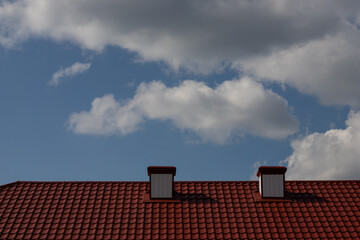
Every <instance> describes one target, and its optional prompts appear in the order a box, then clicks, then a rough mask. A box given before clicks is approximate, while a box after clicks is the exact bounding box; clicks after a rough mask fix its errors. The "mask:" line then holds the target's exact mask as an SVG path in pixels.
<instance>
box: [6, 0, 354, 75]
mask: <svg viewBox="0 0 360 240" xmlns="http://www.w3.org/2000/svg"><path fill="white" fill-rule="evenodd" d="M342 5H346V4H342ZM344 9H345V8H344V7H340V6H339V5H338V4H337V2H336V1H328V0H326V1H312V0H303V1H301V2H299V1H282V0H260V1H237V0H230V1H221V0H220V1H219V0H209V1H194V0H184V1H168V0H157V1H151V2H147V1H132V0H125V1H117V0H107V1H97V0H87V1H82V0H63V1H58V0H17V1H3V2H2V4H1V7H0V43H1V44H2V45H3V46H7V47H11V46H14V45H16V44H18V43H20V42H22V41H24V40H26V39H28V38H29V37H43V38H51V39H54V40H56V41H64V40H65V41H72V42H74V43H77V44H79V45H80V46H81V47H83V48H86V49H93V50H97V51H100V50H102V49H103V48H104V47H106V46H107V45H113V46H120V47H122V48H125V49H128V50H130V51H134V52H136V53H138V55H139V59H141V60H144V61H163V62H166V63H167V64H169V65H170V66H171V67H173V68H174V69H178V68H180V67H184V68H186V69H188V70H191V71H195V72H200V73H208V72H211V71H213V70H214V69H217V68H219V67H221V66H222V65H223V64H224V63H225V64H226V63H230V64H231V63H232V61H235V60H239V59H243V58H247V57H251V56H254V55H259V54H260V55H262V54H265V53H268V52H271V51H272V50H274V49H284V48H287V47H289V46H292V45H294V44H299V43H303V42H307V41H309V40H312V39H317V38H321V37H323V36H325V35H328V34H331V33H333V32H336V31H337V30H338V29H339V28H341V25H342V22H341V16H342V15H341V14H342V13H343V12H346V11H345V10H344ZM350 9H354V7H352V8H350Z"/></svg>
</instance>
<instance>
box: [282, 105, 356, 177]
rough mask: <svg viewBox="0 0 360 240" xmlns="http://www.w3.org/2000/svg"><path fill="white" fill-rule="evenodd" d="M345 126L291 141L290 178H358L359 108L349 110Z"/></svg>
mask: <svg viewBox="0 0 360 240" xmlns="http://www.w3.org/2000/svg"><path fill="white" fill-rule="evenodd" d="M346 125H347V127H346V128H345V129H331V130H328V131H327V132H325V133H313V134H310V135H308V136H305V137H304V138H302V139H298V140H295V141H293V142H292V143H291V146H292V148H293V150H294V152H293V154H292V155H291V156H290V157H289V158H287V159H286V160H285V161H284V162H285V163H287V164H288V172H287V173H286V175H287V178H289V179H322V180H333V179H360V178H359V171H360V158H359V156H360V148H359V146H360V112H353V111H351V112H350V114H349V117H348V120H347V121H346Z"/></svg>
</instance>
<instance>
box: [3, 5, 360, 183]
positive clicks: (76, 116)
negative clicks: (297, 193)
mask: <svg viewBox="0 0 360 240" xmlns="http://www.w3.org/2000/svg"><path fill="white" fill-rule="evenodd" d="M0 110H1V115H0V126H1V127H0V150H1V151H0V162H1V168H0V184H5V183H8V182H12V181H17V180H64V181H66V180H146V179H147V178H148V176H147V174H146V167H147V166H149V165H172V166H176V167H177V168H178V172H177V177H176V180H249V179H254V172H255V171H256V168H257V167H258V166H259V165H283V166H286V167H288V172H287V178H288V179H359V176H360V175H359V172H360V148H359V146H360V2H359V1H357V0H354V1H350V0H349V1H335V0H334V1H331V0H324V1H323V0H319V1H313V0H303V1H290V0H288V1H285V0H263V1H262V0H259V1H238V0H236V1H221V0H216V1H212V0H208V1H197V0H189V1H186V0H184V1H169V0H157V1H137V0H128V1H126V0H124V1H119V0H105V1H98V0H85V1H84V0H63V1H58V0H0Z"/></svg>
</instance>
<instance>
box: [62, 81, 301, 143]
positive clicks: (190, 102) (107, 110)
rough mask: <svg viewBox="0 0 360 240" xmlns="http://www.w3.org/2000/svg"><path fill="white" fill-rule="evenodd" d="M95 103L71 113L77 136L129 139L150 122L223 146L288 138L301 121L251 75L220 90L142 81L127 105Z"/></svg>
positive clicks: (196, 84)
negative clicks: (237, 139) (234, 140)
mask: <svg viewBox="0 0 360 240" xmlns="http://www.w3.org/2000/svg"><path fill="white" fill-rule="evenodd" d="M91 105H92V106H91V109H90V110H89V111H82V112H79V113H73V114H72V115H71V117H70V119H69V128H70V129H71V130H72V131H73V132H75V133H80V134H95V135H109V134H120V135H126V134H129V133H131V132H134V131H135V130H137V129H138V128H139V125H140V124H141V123H142V122H144V121H145V120H162V121H170V122H171V123H172V124H173V125H174V126H176V127H178V128H180V129H182V130H188V131H191V132H193V133H195V134H197V135H198V136H199V137H200V138H201V139H202V140H203V141H210V142H215V143H220V144H222V143H226V142H227V141H228V140H230V138H231V137H233V136H239V135H244V134H253V135H256V136H261V137H266V138H272V139H279V138H285V137H286V136H288V135H290V134H293V133H294V132H296V131H297V129H298V122H297V120H296V119H295V118H294V117H293V116H292V115H290V114H289V113H288V112H287V110H288V105H287V102H286V100H284V99H283V98H282V97H280V96H279V95H277V94H275V93H274V92H272V91H271V90H268V89H264V88H263V86H262V85H261V84H259V83H257V82H255V81H253V80H251V79H250V78H248V77H244V78H242V79H240V80H232V81H225V82H223V83H221V84H220V85H218V86H217V87H216V88H210V87H209V86H207V85H205V83H203V82H196V81H192V80H186V81H184V82H182V83H181V84H180V85H179V86H175V87H166V86H165V85H164V84H163V83H161V82H159V81H153V82H150V83H142V84H141V85H140V86H139V87H138V88H137V91H136V94H135V96H134V97H133V98H132V99H130V100H127V101H125V102H124V101H116V100H115V98H114V96H113V95H105V96H104V97H101V98H96V99H95V100H94V101H93V102H92V104H91Z"/></svg>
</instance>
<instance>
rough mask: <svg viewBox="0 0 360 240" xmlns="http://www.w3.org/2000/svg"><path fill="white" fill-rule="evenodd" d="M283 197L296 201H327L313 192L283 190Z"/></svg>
mask: <svg viewBox="0 0 360 240" xmlns="http://www.w3.org/2000/svg"><path fill="white" fill-rule="evenodd" d="M285 199H288V200H292V201H297V202H328V200H326V199H325V198H323V197H319V196H316V195H315V194H313V193H307V192H305V193H293V192H288V191H285Z"/></svg>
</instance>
